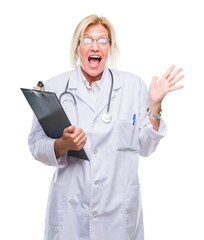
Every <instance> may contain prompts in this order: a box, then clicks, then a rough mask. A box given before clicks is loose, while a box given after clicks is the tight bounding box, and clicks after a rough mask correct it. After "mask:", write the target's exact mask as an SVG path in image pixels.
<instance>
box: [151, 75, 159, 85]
mask: <svg viewBox="0 0 204 240" xmlns="http://www.w3.org/2000/svg"><path fill="white" fill-rule="evenodd" d="M157 80H158V77H156V76H154V77H153V78H152V84H156V82H157Z"/></svg>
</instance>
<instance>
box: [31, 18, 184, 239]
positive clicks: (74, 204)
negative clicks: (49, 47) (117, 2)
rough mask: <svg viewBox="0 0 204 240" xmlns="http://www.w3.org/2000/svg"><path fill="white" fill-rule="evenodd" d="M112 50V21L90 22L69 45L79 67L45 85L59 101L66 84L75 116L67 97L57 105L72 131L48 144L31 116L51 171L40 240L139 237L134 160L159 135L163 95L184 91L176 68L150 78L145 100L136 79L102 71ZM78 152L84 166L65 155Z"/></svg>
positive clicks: (41, 156)
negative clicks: (81, 152) (83, 154)
mask: <svg viewBox="0 0 204 240" xmlns="http://www.w3.org/2000/svg"><path fill="white" fill-rule="evenodd" d="M117 51H118V48H117V44H116V38H115V33H114V30H113V27H112V25H111V24H110V22H109V21H108V20H107V19H105V18H99V17H97V16H96V15H91V16H88V17H87V18H85V19H83V20H82V21H81V22H80V23H79V25H78V26H77V28H76V30H75V32H74V35H73V40H72V60H73V62H74V64H76V63H77V61H78V60H79V65H78V66H77V67H76V68H75V69H74V70H73V71H70V72H66V73H64V74H62V75H59V76H57V77H54V78H52V79H51V80H49V81H47V82H46V84H45V89H46V91H51V92H55V93H56V94H57V96H58V97H59V96H60V95H61V94H62V92H64V91H65V87H66V85H67V82H68V81H69V84H68V91H69V92H70V93H72V94H73V95H74V97H75V99H76V102H77V108H78V113H77V112H76V110H75V108H74V103H73V98H72V97H71V96H70V94H64V95H63V96H62V98H61V103H62V106H63V108H64V110H65V112H66V114H67V116H68V118H69V119H70V121H71V123H72V124H73V125H72V126H70V127H67V128H65V129H64V132H63V136H62V137H61V138H60V139H50V138H48V137H47V136H46V135H45V133H44V132H43V130H42V128H41V126H40V125H39V123H38V121H37V120H36V118H34V122H33V126H32V131H31V133H30V135H29V146H30V150H31V152H32V154H33V156H34V157H35V159H38V160H39V161H41V162H43V163H44V164H47V165H52V166H55V167H56V171H55V174H54V176H53V179H52V182H51V186H50V192H49V200H48V206H47V216H46V224H45V239H46V240H54V239H58V240H65V239H66V240H67V239H70V240H79V239H83V240H88V239H89V240H92V239H97V240H113V239H121V240H126V239H127V240H129V239H130V240H143V239H144V237H143V219H142V207H141V206H142V205H141V198H140V184H139V180H138V175H137V172H138V158H139V155H141V156H145V157H146V156H149V155H150V154H151V153H152V152H154V151H155V149H156V147H157V145H158V143H159V141H160V139H161V138H162V137H164V135H165V132H166V125H165V123H164V122H163V120H162V119H160V113H161V103H162V100H163V98H164V96H165V95H166V94H167V93H168V92H171V91H174V90H178V89H180V88H182V86H174V85H175V84H176V83H177V82H178V81H180V80H181V79H182V78H183V75H179V76H178V74H179V73H180V72H181V70H182V69H181V68H180V69H178V70H174V68H175V66H171V67H170V68H169V69H168V71H167V72H166V73H165V74H164V76H163V77H162V78H161V79H160V80H159V81H157V79H158V78H157V77H153V79H152V82H151V85H150V88H149V96H148V93H147V90H146V87H145V84H144V83H143V81H142V80H141V79H140V78H139V77H137V76H136V75H133V74H130V73H127V72H121V71H117V70H111V71H109V69H108V68H107V67H106V65H107V61H108V59H109V57H110V58H111V60H113V59H114V57H115V56H116V54H117ZM112 75H113V86H112V85H111V83H112V77H111V76H112ZM110 94H111V96H110ZM109 97H110V101H109ZM109 103H110V106H109ZM107 108H109V111H107ZM107 112H109V113H110V114H111V117H109V114H108V116H107ZM104 114H106V115H105V119H104ZM77 116H78V117H77ZM81 148H84V149H85V151H86V153H87V155H88V157H89V160H90V161H84V160H81V159H77V158H73V157H68V156H67V151H68V150H80V149H81Z"/></svg>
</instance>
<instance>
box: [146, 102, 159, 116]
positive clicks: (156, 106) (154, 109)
mask: <svg viewBox="0 0 204 240" xmlns="http://www.w3.org/2000/svg"><path fill="white" fill-rule="evenodd" d="M149 111H150V112H152V113H155V114H161V111H162V108H161V103H154V102H152V101H149Z"/></svg>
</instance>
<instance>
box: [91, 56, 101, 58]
mask: <svg viewBox="0 0 204 240" xmlns="http://www.w3.org/2000/svg"><path fill="white" fill-rule="evenodd" d="M90 58H100V57H99V56H90Z"/></svg>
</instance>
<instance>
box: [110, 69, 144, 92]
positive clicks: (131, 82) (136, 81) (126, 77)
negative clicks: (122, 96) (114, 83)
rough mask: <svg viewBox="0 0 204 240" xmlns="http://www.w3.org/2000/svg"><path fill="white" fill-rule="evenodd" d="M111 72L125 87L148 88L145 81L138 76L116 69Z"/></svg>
mask: <svg viewBox="0 0 204 240" xmlns="http://www.w3.org/2000/svg"><path fill="white" fill-rule="evenodd" d="M111 71H112V72H113V74H114V76H115V77H116V78H119V79H120V81H122V83H123V85H128V86H135V87H137V88H138V87H139V88H142V89H143V88H146V85H145V83H144V81H143V80H142V79H141V78H140V77H139V76H138V75H136V74H133V73H130V72H126V71H120V70H115V69H111Z"/></svg>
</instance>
